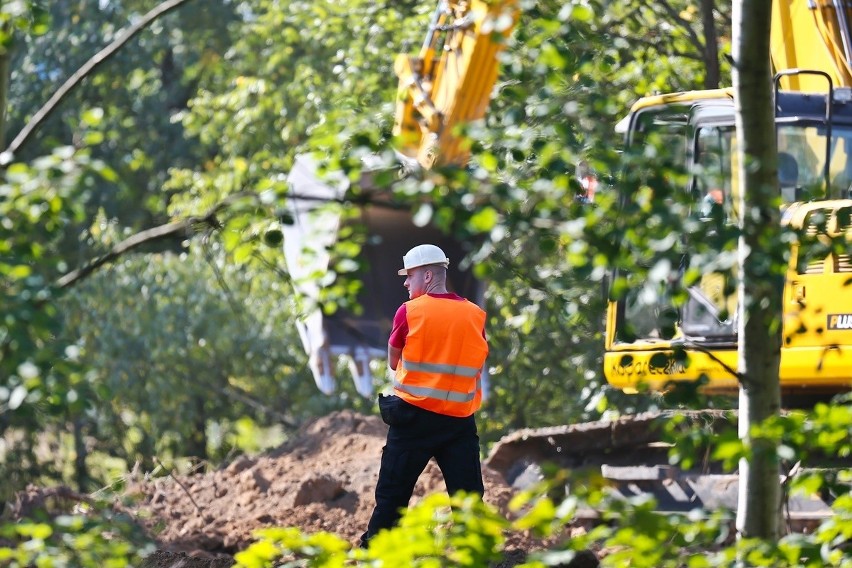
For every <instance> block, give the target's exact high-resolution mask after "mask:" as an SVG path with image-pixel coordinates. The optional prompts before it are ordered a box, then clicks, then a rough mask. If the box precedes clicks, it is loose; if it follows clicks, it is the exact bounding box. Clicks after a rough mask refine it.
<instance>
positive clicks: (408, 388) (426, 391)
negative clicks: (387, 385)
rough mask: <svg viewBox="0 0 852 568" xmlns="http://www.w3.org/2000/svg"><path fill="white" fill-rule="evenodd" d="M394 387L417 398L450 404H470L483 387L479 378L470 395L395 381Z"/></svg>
mask: <svg viewBox="0 0 852 568" xmlns="http://www.w3.org/2000/svg"><path fill="white" fill-rule="evenodd" d="M393 387H394V388H395V389H399V390H401V391H402V392H407V393H408V394H413V395H415V396H426V397H429V398H436V399H438V400H449V401H450V402H470V401H472V400H473V399H474V397H476V391H478V390H479V389H481V388H482V385H481V384H480V379H479V377H477V378H476V390H474V391H473V392H468V393H464V392H456V391H447V390H440V389H433V388H429V387H415V386H413V385H404V384H402V383H400V382H399V381H394V382H393Z"/></svg>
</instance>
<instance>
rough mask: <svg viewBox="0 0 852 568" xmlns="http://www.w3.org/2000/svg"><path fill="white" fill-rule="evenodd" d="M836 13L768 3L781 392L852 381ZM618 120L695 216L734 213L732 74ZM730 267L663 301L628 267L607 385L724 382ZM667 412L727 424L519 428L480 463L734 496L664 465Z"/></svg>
mask: <svg viewBox="0 0 852 568" xmlns="http://www.w3.org/2000/svg"><path fill="white" fill-rule="evenodd" d="M846 6H849V8H846ZM850 17H852V4H849V3H847V2H829V1H826V0H817V1H815V0H775V1H774V2H773V22H772V38H771V40H772V41H771V45H772V62H773V65H774V67H775V70H776V72H777V76H776V79H775V114H776V124H777V141H778V156H779V168H778V169H779V176H778V177H779V180H778V181H779V201H780V202H781V204H780V206H781V207H782V211H783V215H782V222H783V223H785V224H786V225H787V226H789V227H790V228H791V229H793V231H792V233H794V234H796V235H798V240H797V241H796V242H794V243H793V244H792V249H793V250H792V254H791V255H790V259H791V260H790V264H789V267H788V268H787V272H786V280H785V284H784V313H783V347H782V352H781V373H780V374H781V377H780V378H781V385H782V389H783V391H784V392H785V393H786V395H787V397H788V398H787V400H796V401H804V400H805V399H809V400H813V397H814V396H825V395H830V394H832V393H837V392H843V391H848V390H849V389H850V387H852V195H850V184H852V90H850V87H852V82H850V77H852V73H850V67H849V62H850V61H852V39H851V38H850V36H852V27H850V25H849V23H850ZM621 124H625V125H626V127H625V131H626V140H625V142H626V145H627V147H628V148H634V149H638V150H639V152H640V153H642V152H641V150H642V148H644V147H645V146H646V145H648V144H652V143H653V144H655V145H657V148H658V149H660V148H662V149H664V150H667V151H668V152H669V155H667V156H665V158H666V162H667V163H666V164H665V166H666V167H669V164H670V163H671V162H674V169H673V171H676V172H686V176H685V178H686V179H688V183H687V185H686V187H683V191H684V192H685V194H684V195H685V196H687V197H688V198H690V199H694V207H693V211H694V215H695V216H697V217H699V218H701V217H703V218H705V219H711V218H713V219H715V220H719V221H720V222H721V223H723V224H725V223H729V224H735V223H736V221H737V216H738V214H739V212H738V211H737V210H736V207H735V206H734V204H735V203H736V202H737V197H738V196H739V192H740V187H739V186H738V170H739V168H740V167H741V165H740V164H738V163H737V160H736V150H737V147H736V143H737V142H736V131H735V128H736V126H735V111H734V91H733V89H716V90H706V91H693V92H684V93H674V94H669V95H661V96H652V97H647V98H643V99H641V100H639V101H638V102H637V103H635V104H634V105H633V107H632V108H631V110H630V112H629V115H628V117H627V119H626V120H625V121H622V123H621ZM642 155H648V154H645V153H642ZM671 179H680V176H671ZM711 216H714V217H711ZM782 246H789V245H782ZM673 265H674V266H677V263H676V262H675V263H673ZM618 276H626V277H627V278H628V282H630V279H629V277H630V275H620V274H614V275H613V281H614V280H615V277H618ZM735 281H736V272H735V271H734V272H733V273H727V274H723V273H721V272H710V273H707V274H705V275H704V276H703V278H701V280H700V281H699V282H698V283H697V284H696V285H695V286H693V287H691V288H690V289H689V290H688V297H687V299H686V301H685V302H682V301H677V302H675V301H674V300H673V299H672V296H673V294H671V293H667V291H666V290H662V291H661V293H658V294H643V293H642V287H643V285H644V282H637V281H635V280H634V281H633V282H632V284H631V285H630V286H629V287H628V291H627V293H625V294H623V295H620V296H619V297H618V298H617V299H613V300H612V301H610V302H609V305H608V309H607V314H606V334H605V353H604V374H605V376H606V378H607V381H608V382H609V383H610V385H612V386H614V387H616V388H618V389H621V390H623V391H625V392H637V391H642V390H645V389H648V390H651V391H664V390H667V389H669V388H671V385H672V383H673V382H674V383H677V382H678V381H681V382H691V383H694V384H704V386H703V387H702V388H703V389H704V390H705V391H707V392H710V393H733V392H736V390H737V389H738V384H737V380H736V377H735V373H736V369H737V363H738V361H737V340H738V338H737V322H736V313H737V305H736V302H737V298H736V294H735V292H734V291H735V290H736V286H735V285H733V284H735ZM668 292H671V290H669V291H668ZM649 296H655V298H653V299H649ZM779 315H781V314H779ZM801 403H802V404H808V403H807V402H801ZM673 415H677V417H678V420H687V421H691V422H692V423H693V425H694V426H695V427H696V428H699V427H700V428H702V429H706V430H707V431H714V432H715V431H719V430H721V429H725V428H732V424H731V421H730V416H729V414H728V413H727V412H724V411H714V410H698V411H681V410H678V411H668V412H649V413H643V414H638V415H626V416H621V417H619V418H616V419H612V420H602V421H598V422H586V423H582V424H566V425H557V426H551V427H546V428H536V429H526V430H522V431H518V432H513V433H511V434H509V435H507V436H505V437H504V438H503V439H501V440H500V441H499V442H498V443H496V444H495V445H494V446H493V447H492V448H491V451H490V453H489V456H488V458H487V459H486V460H485V463H486V465H488V466H489V467H491V468H493V469H496V470H498V471H500V472H501V473H502V474H503V475H504V477H505V478H506V479H507V481H508V482H509V483H511V484H513V485H515V486H517V487H525V486H527V485H528V484H530V483H533V482H535V481H537V480H538V479H540V478H541V471H542V464H544V463H550V464H555V465H557V466H559V467H563V468H567V469H585V470H589V469H596V470H597V471H599V472H600V474H601V476H602V477H603V478H605V479H607V480H608V481H609V484H610V486H611V488H612V490H613V491H614V492H615V493H617V494H621V495H623V496H624V497H630V496H638V495H640V494H644V495H647V494H652V495H654V497H655V498H656V502H657V509H658V510H660V511H689V510H692V509H694V508H697V507H703V508H705V509H715V508H719V507H723V508H728V509H736V508H737V506H738V501H737V475H736V474H732V473H726V472H724V471H722V470H721V469H720V468H719V466H718V464H715V463H712V462H708V463H702V464H699V465H698V466H697V467H696V468H695V469H693V470H680V469H679V468H676V467H672V466H670V465H669V463H668V449H669V444H667V443H663V442H662V439H663V438H662V437H661V436H662V434H661V432H662V430H663V428H664V427H665V425H666V424H668V423H669V422H670V421H671V419H672V417H673ZM711 443H712V442H711ZM707 455H708V456H709V455H711V452H710V451H709V449H708V453H707ZM821 465H822V464H821ZM826 466H827V467H834V466H835V465H834V464H826ZM807 467H814V464H813V463H810V464H808V465H807ZM843 467H848V464H844V465H843ZM784 514H785V517H786V518H787V521H788V523H789V525H790V526H791V527H792V528H793V529H794V530H796V531H803V530H809V527H810V528H812V526H813V523H814V521H815V520H818V519H820V518H822V517H823V516H825V515H828V514H830V509H829V507H828V505H827V503H826V502H823V501H822V497H821V496H818V495H809V496H791V498H790V500H789V501H788V502H786V503H785V505H784Z"/></svg>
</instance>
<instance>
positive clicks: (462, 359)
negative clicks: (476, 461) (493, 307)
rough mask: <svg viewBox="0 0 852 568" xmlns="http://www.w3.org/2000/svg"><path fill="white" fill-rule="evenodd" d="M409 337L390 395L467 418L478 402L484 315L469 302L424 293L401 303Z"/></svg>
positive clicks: (485, 351) (484, 350)
mask: <svg viewBox="0 0 852 568" xmlns="http://www.w3.org/2000/svg"><path fill="white" fill-rule="evenodd" d="M405 313H406V319H407V321H408V335H407V336H406V338H405V346H403V348H402V359H401V360H400V362H399V364H398V365H397V368H396V377H395V379H394V383H393V386H394V394H396V395H397V396H398V397H400V398H401V399H403V400H405V401H406V402H409V403H410V404H413V405H414V406H419V407H420V408H425V409H426V410H431V411H432V412H437V413H438V414H446V415H448V416H460V417H464V416H470V415H471V414H473V413H474V412H476V411H477V410H478V409H479V406H480V405H481V404H482V385H481V379H480V374H481V372H482V366H483V365H484V364H485V358H486V356H487V355H488V343H487V342H486V341H485V337H483V333H482V332H483V330H484V329H485V312H484V311H483V310H482V309H480V308H479V306H477V305H476V304H474V303H472V302H469V301H467V300H464V301H460V300H448V299H446V298H444V299H442V298H433V297H431V296H429V295H428V294H424V295H422V296H420V297H419V298H415V299H414V300H410V301H408V302H406V303H405Z"/></svg>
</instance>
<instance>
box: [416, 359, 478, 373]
mask: <svg viewBox="0 0 852 568" xmlns="http://www.w3.org/2000/svg"><path fill="white" fill-rule="evenodd" d="M402 364H403V366H404V367H405V370H406V371H420V372H423V373H442V374H445V375H458V376H460V377H475V376H476V375H477V373H479V369H480V368H479V367H465V366H462V365H444V364H441V363H415V362H414V361H406V360H405V359H403V360H402Z"/></svg>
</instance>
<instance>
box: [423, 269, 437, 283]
mask: <svg viewBox="0 0 852 568" xmlns="http://www.w3.org/2000/svg"><path fill="white" fill-rule="evenodd" d="M434 275H435V273H434V272H432V270H430V269H428V268H427V269H426V271H425V272H423V281H424V282H431V281H432V277H433V276H434Z"/></svg>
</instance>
